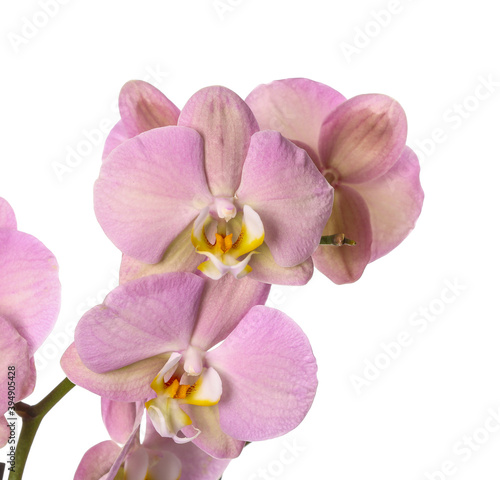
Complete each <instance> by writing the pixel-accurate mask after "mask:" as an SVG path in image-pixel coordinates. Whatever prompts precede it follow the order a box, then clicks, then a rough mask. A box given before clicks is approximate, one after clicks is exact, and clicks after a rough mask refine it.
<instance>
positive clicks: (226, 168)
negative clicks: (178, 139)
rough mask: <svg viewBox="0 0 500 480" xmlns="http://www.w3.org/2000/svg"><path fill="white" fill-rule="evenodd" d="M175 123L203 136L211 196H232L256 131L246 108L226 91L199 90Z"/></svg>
mask: <svg viewBox="0 0 500 480" xmlns="http://www.w3.org/2000/svg"><path fill="white" fill-rule="evenodd" d="M178 124H179V125H183V126H186V127H190V128H193V129H195V130H196V131H197V132H199V133H200V134H201V136H202V137H203V140H204V142H205V170H206V173H207V180H208V185H209V187H210V191H211V192H212V194H213V195H214V196H219V195H221V196H228V197H232V196H233V195H234V192H235V191H236V189H237V188H238V185H239V184H240V179H241V169H242V166H243V162H244V160H245V156H246V153H247V150H248V146H249V144H250V137H251V136H252V135H253V134H254V133H255V132H257V131H258V130H259V127H258V125H257V121H256V120H255V117H254V116H253V113H252V112H251V110H250V108H249V107H248V105H247V104H246V103H245V102H244V101H243V100H242V99H241V98H240V97H239V96H238V95H236V93H234V92H232V91H231V90H229V89H227V88H224V87H207V88H203V89H202V90H200V91H199V92H197V93H195V94H194V95H193V96H192V97H191V98H190V99H189V100H188V102H187V103H186V106H185V107H184V108H183V109H182V111H181V114H180V116H179V120H178Z"/></svg>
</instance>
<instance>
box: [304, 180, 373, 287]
mask: <svg viewBox="0 0 500 480" xmlns="http://www.w3.org/2000/svg"><path fill="white" fill-rule="evenodd" d="M335 233H344V234H345V236H346V237H347V238H349V239H351V240H354V241H355V242H356V245H355V246H347V245H344V246H342V247H335V246H333V245H320V246H319V247H318V249H317V250H316V252H315V253H314V255H313V260H314V266H315V267H316V268H317V269H318V270H319V271H320V272H321V273H323V274H325V275H326V276H327V277H328V278H329V279H330V280H332V281H333V282H335V283H337V284H343V283H351V282H355V281H356V280H358V279H359V277H361V275H362V273H363V271H364V269H365V267H366V265H367V264H368V262H369V261H370V255H371V245H372V232H371V227H370V213H369V211H368V207H367V206H366V202H365V201H364V200H363V197H362V196H361V195H360V194H359V193H357V192H356V190H354V189H353V188H351V187H348V186H346V185H342V186H339V187H337V188H336V189H335V199H334V202H333V211H332V215H331V216H330V219H329V220H328V223H327V224H326V227H325V230H324V232H323V235H333V234H335Z"/></svg>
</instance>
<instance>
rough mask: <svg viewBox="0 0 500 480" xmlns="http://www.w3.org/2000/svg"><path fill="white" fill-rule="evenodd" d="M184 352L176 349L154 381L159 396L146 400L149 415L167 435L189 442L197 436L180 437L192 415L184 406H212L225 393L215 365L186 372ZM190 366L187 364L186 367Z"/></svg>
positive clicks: (182, 441)
mask: <svg viewBox="0 0 500 480" xmlns="http://www.w3.org/2000/svg"><path fill="white" fill-rule="evenodd" d="M181 358H182V355H181V354H179V353H177V352H174V353H172V354H171V356H170V358H169V360H168V361H167V363H166V364H165V365H164V367H163V368H162V369H161V370H160V372H159V373H158V375H156V377H155V378H154V380H153V381H152V382H151V388H152V389H153V390H154V391H155V392H156V398H153V399H151V400H149V401H148V402H146V405H145V406H146V409H147V411H148V414H149V417H150V419H151V421H152V423H153V425H154V427H155V429H156V430H157V431H158V433H159V434H160V435H161V436H163V437H171V438H173V440H174V441H175V442H176V443H186V442H189V441H191V440H193V439H194V438H196V437H197V436H198V435H199V434H200V433H201V432H200V430H198V429H197V428H195V430H196V431H197V433H196V434H195V435H194V436H193V437H179V436H178V435H177V433H178V432H179V430H181V429H183V428H184V427H186V426H188V425H192V423H193V422H192V421H191V418H190V417H189V415H187V414H186V413H185V412H184V411H183V410H182V409H181V407H180V406H181V405H183V404H188V405H197V406H212V405H216V404H217V403H219V400H220V397H221V395H222V381H221V379H220V377H219V375H218V373H217V372H216V371H215V370H214V369H213V368H211V367H210V368H203V369H202V370H201V372H200V374H199V375H189V374H188V373H186V372H185V373H184V374H183V373H182V372H181V371H182V367H180V366H179V365H178V364H179V362H180V360H181ZM184 368H186V366H185V367H184Z"/></svg>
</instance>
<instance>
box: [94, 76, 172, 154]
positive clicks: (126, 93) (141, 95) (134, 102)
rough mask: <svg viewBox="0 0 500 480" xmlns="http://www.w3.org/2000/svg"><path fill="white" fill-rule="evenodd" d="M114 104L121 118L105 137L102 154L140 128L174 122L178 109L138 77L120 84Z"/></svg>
mask: <svg viewBox="0 0 500 480" xmlns="http://www.w3.org/2000/svg"><path fill="white" fill-rule="evenodd" d="M118 105H119V108H120V115H121V120H120V121H119V122H118V123H117V124H116V125H115V126H114V127H113V129H112V130H111V132H110V134H109V135H108V137H107V139H106V143H105V145H104V153H103V158H106V157H107V156H108V155H109V153H110V152H111V150H113V149H114V148H116V147H117V146H118V145H120V144H121V143H123V142H124V141H125V140H128V139H129V138H132V137H135V136H136V135H139V134H140V133H142V132H146V131H147V130H151V129H153V128H158V127H167V126H169V125H175V124H176V123H177V119H178V118H179V113H180V111H179V109H178V108H177V107H176V106H175V105H174V104H173V103H172V102H171V101H170V100H169V99H168V98H167V97H166V96H165V95H163V93H161V92H160V91H159V90H158V89H157V88H156V87H154V86H153V85H151V84H149V83H147V82H144V81H142V80H131V81H130V82H127V83H126V84H125V85H124V86H123V87H122V89H121V91H120V97H119V102H118Z"/></svg>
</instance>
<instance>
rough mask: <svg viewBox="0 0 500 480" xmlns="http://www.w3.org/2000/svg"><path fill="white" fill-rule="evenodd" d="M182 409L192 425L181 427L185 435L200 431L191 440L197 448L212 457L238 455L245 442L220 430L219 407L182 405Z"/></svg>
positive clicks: (233, 456) (232, 456)
mask: <svg viewBox="0 0 500 480" xmlns="http://www.w3.org/2000/svg"><path fill="white" fill-rule="evenodd" d="M182 409H183V410H184V411H185V412H186V413H187V414H188V415H189V416H190V417H191V420H192V421H193V425H189V426H187V427H185V428H183V429H182V433H184V435H186V437H191V436H193V435H195V434H196V433H197V432H196V430H195V429H194V428H193V426H194V427H196V428H197V429H198V430H201V433H200V434H199V435H198V436H197V437H196V438H195V439H194V440H193V441H192V443H193V444H195V445H196V446H197V447H198V448H200V449H201V450H203V451H204V452H206V453H207V454H209V455H210V456H212V457H214V458H236V457H237V456H239V454H240V453H241V451H242V450H243V447H244V446H245V442H244V441H241V440H236V439H235V438H233V437H231V436H229V435H228V434H227V433H224V432H223V431H222V430H221V425H220V420H219V407H218V406H217V405H214V406H211V407H201V406H196V405H183V406H182Z"/></svg>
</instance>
